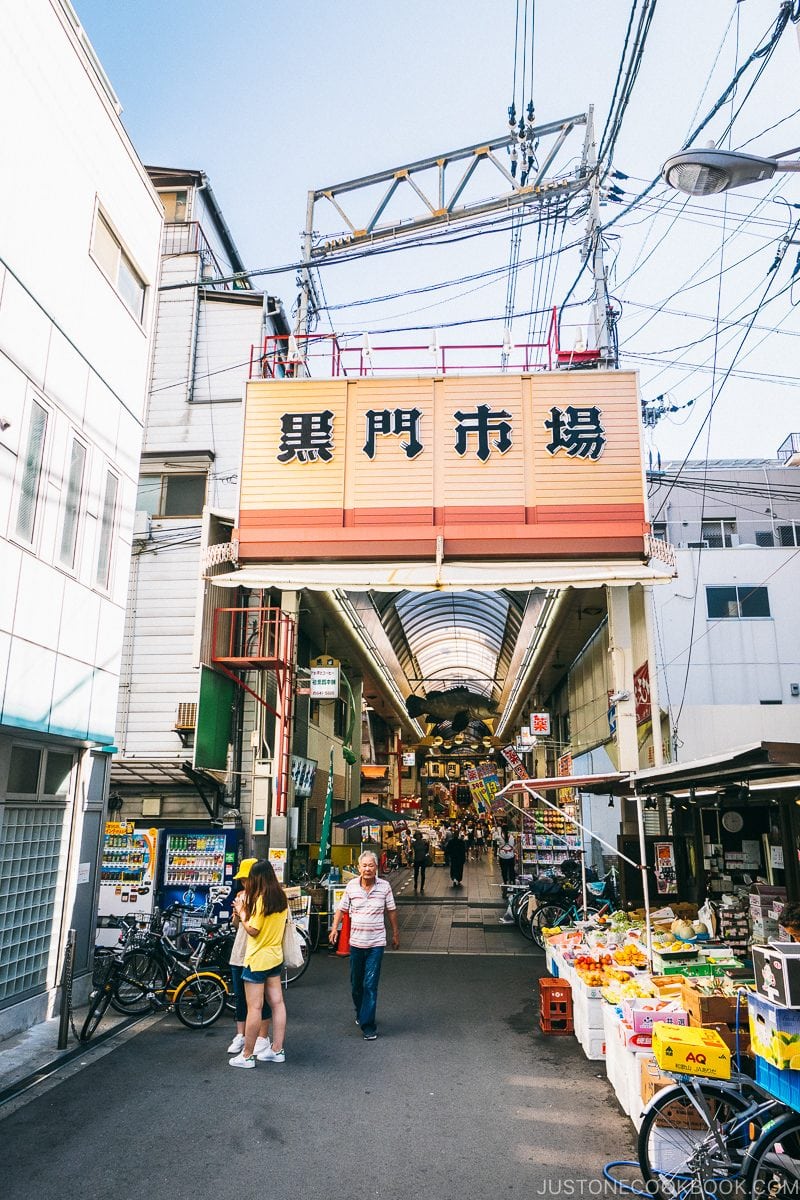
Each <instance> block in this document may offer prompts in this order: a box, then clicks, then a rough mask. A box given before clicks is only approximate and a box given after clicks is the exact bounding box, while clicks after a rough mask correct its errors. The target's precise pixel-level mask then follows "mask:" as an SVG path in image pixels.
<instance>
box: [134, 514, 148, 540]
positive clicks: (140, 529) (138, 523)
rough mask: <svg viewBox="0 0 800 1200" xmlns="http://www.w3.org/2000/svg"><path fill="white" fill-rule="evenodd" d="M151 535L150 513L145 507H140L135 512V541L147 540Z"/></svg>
mask: <svg viewBox="0 0 800 1200" xmlns="http://www.w3.org/2000/svg"><path fill="white" fill-rule="evenodd" d="M149 537H150V513H149V512H145V510H144V509H138V510H137V511H136V512H135V513H134V514H133V540H134V541H135V542H146V541H147V539H148V538H149Z"/></svg>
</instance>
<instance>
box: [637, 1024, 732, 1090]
mask: <svg viewBox="0 0 800 1200" xmlns="http://www.w3.org/2000/svg"><path fill="white" fill-rule="evenodd" d="M653 1054H654V1055H655V1059H656V1062H657V1063H658V1065H659V1066H660V1067H661V1070H662V1071H674V1072H675V1073H676V1074H679V1075H701V1076H703V1078H705V1079H730V1077H731V1052H730V1050H729V1049H728V1047H727V1046H726V1045H725V1043H724V1042H723V1040H722V1038H721V1037H720V1036H719V1034H718V1033H717V1032H716V1030H714V1029H697V1028H695V1029H692V1028H689V1029H685V1028H682V1027H681V1026H679V1025H664V1024H662V1023H660V1022H659V1023H656V1024H655V1025H654V1026H653Z"/></svg>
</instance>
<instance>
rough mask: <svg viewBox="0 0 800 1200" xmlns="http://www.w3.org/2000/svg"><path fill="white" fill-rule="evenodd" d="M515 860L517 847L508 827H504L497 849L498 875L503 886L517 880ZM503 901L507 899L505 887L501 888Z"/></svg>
mask: <svg viewBox="0 0 800 1200" xmlns="http://www.w3.org/2000/svg"><path fill="white" fill-rule="evenodd" d="M516 858H517V846H516V842H515V841H514V835H513V833H510V832H509V828H508V826H507V825H504V826H503V833H502V841H501V842H500V843H499V845H498V847H497V861H498V862H499V863H500V874H501V875H502V877H503V884H504V885H505V884H509V883H514V881H515V879H516V878H517V868H516ZM503 899H504V900H506V899H508V892H507V891H506V888H505V886H504V887H503Z"/></svg>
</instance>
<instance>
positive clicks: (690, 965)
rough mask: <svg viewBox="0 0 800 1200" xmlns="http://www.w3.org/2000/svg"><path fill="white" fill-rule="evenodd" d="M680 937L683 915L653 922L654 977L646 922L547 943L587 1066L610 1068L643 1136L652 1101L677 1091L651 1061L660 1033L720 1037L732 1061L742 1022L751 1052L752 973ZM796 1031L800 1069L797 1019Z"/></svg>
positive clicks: (700, 940) (568, 933)
mask: <svg viewBox="0 0 800 1200" xmlns="http://www.w3.org/2000/svg"><path fill="white" fill-rule="evenodd" d="M680 907H685V908H689V907H690V906H680ZM659 917H660V918H661V921H660V922H659V920H658V918H659ZM669 918H672V924H671V925H670V923H669ZM673 928H677V929H678V930H679V931H680V932H681V933H682V934H685V933H686V932H687V921H686V917H685V915H684V917H683V918H675V917H674V913H673V911H672V910H662V911H661V912H660V913H656V914H654V924H653V926H652V928H651V929H650V931H649V932H650V939H649V940H650V941H651V942H652V945H653V958H654V962H655V964H656V967H655V969H649V968H648V959H647V952H646V950H645V944H646V941H647V940H648V939H647V938H646V935H645V929H644V914H643V913H638V914H636V913H634V914H625V913H616V914H614V915H613V917H612V918H611V920H610V921H608V922H606V923H605V925H602V924H599V925H598V924H596V925H592V924H591V923H588V922H587V923H584V924H583V925H582V927H581V928H576V929H569V930H558V931H556V930H554V931H552V932H551V933H550V935H549V936H547V938H546V943H545V945H546V957H547V963H548V969H549V971H550V972H551V974H553V975H556V976H557V977H558V978H559V979H562V980H564V981H565V982H566V983H569V985H570V988H571V991H572V1012H573V1031H574V1035H575V1037H576V1039H577V1040H578V1042H579V1044H580V1045H581V1048H582V1049H583V1051H584V1054H586V1057H587V1058H589V1059H591V1060H596V1061H600V1060H602V1061H604V1062H605V1068H606V1074H607V1076H608V1080H609V1083H610V1084H611V1086H612V1087H613V1089H614V1093H615V1095H616V1097H617V1100H618V1102H619V1105H620V1107H621V1108H622V1110H623V1111H624V1112H625V1113H626V1114H627V1115H628V1116H629V1117H630V1118H631V1120H632V1121H633V1123H634V1125H635V1126H636V1127H637V1128H638V1127H639V1125H640V1124H641V1114H642V1111H643V1109H644V1106H645V1104H646V1103H647V1101H648V1100H649V1099H650V1098H651V1097H652V1096H653V1095H654V1094H655V1093H656V1091H658V1090H660V1088H661V1087H664V1086H666V1085H667V1084H668V1083H669V1082H670V1081H669V1079H668V1078H666V1077H665V1076H663V1075H662V1074H661V1072H660V1070H659V1068H658V1066H657V1063H656V1060H655V1058H654V1054H653V1046H652V1043H653V1030H654V1027H655V1026H657V1025H659V1024H668V1025H672V1026H676V1027H680V1028H684V1029H687V1030H698V1031H705V1032H707V1033H714V1035H715V1036H717V1035H718V1036H719V1037H720V1038H721V1040H722V1042H723V1043H724V1044H725V1046H726V1047H727V1049H728V1050H729V1051H731V1052H733V1051H734V1050H735V1047H736V1037H737V1034H736V1026H737V1017H738V1024H739V1049H740V1051H741V1052H742V1053H743V1054H747V1052H748V1050H749V1045H750V1039H749V1033H748V1029H747V1006H746V1002H743V1001H742V999H741V997H740V996H739V992H740V989H741V987H742V984H743V982H747V980H748V975H747V970H746V968H745V967H744V966H743V964H742V962H741V961H740V960H738V959H736V958H734V957H733V955H732V952H731V951H730V950H729V949H728V948H727V947H726V946H724V945H721V944H720V943H718V942H715V941H712V940H711V938H710V937H709V934H708V932H706V934H705V935H704V936H703V935H698V934H697V932H696V930H695V929H694V928H693V927H692V926H691V925H689V926H688V930H689V932H691V933H692V934H693V940H692V941H685V940H683V939H682V937H679V936H676V934H675V933H673V932H672V929H673ZM798 948H799V949H800V947H798ZM793 1028H794V1027H793ZM796 1030H797V1046H796V1048H794V1053H796V1054H797V1056H798V1057H797V1059H796V1063H795V1065H797V1066H800V1017H798V1018H797V1020H796ZM772 1043H774V1038H773V1039H772ZM797 1076H798V1079H800V1070H798V1071H797Z"/></svg>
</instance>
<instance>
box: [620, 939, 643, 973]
mask: <svg viewBox="0 0 800 1200" xmlns="http://www.w3.org/2000/svg"><path fill="white" fill-rule="evenodd" d="M614 962H615V963H616V964H617V965H618V966H620V967H637V968H639V967H646V966H647V955H646V954H645V953H644V951H643V950H640V949H639V947H638V946H636V945H634V943H633V942H629V943H628V945H627V946H623V947H622V949H621V950H615V951H614Z"/></svg>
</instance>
